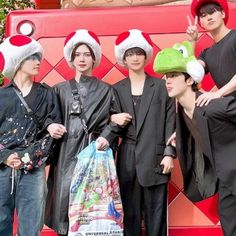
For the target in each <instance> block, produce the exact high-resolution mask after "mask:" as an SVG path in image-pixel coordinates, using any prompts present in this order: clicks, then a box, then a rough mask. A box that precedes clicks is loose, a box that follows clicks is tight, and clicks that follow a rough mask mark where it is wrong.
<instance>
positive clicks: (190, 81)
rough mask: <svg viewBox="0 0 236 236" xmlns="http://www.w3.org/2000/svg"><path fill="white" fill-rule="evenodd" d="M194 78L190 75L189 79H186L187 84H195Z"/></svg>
mask: <svg viewBox="0 0 236 236" xmlns="http://www.w3.org/2000/svg"><path fill="white" fill-rule="evenodd" d="M194 83H195V82H194V80H193V79H192V77H189V78H188V79H187V80H186V84H187V85H189V86H192V85H193V84H194Z"/></svg>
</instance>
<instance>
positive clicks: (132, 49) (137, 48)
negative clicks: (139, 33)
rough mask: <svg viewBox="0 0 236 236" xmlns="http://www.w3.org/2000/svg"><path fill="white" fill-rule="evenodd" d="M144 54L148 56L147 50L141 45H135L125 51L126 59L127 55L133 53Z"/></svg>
mask: <svg viewBox="0 0 236 236" xmlns="http://www.w3.org/2000/svg"><path fill="white" fill-rule="evenodd" d="M134 54H136V55H144V56H145V58H147V54H146V52H145V51H144V50H143V49H142V48H139V47H133V48H129V49H127V50H126V51H125V54H124V58H123V59H124V60H125V58H126V57H128V56H132V55H134Z"/></svg>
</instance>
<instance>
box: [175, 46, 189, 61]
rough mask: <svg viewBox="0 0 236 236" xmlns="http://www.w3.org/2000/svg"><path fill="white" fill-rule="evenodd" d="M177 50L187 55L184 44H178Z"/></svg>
mask: <svg viewBox="0 0 236 236" xmlns="http://www.w3.org/2000/svg"><path fill="white" fill-rule="evenodd" d="M177 50H178V51H180V52H181V53H182V54H183V56H184V57H185V58H186V57H188V56H189V55H188V50H187V48H186V47H185V46H179V47H178V48H177Z"/></svg>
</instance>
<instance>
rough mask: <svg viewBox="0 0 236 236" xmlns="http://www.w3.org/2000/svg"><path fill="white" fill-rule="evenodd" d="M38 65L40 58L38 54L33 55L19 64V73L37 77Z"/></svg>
mask: <svg viewBox="0 0 236 236" xmlns="http://www.w3.org/2000/svg"><path fill="white" fill-rule="evenodd" d="M40 63H41V57H40V56H39V55H38V54H33V55H31V56H29V57H28V58H26V59H25V60H24V61H23V62H22V63H21V66H20V68H19V71H21V72H23V73H25V74H27V75H29V76H37V75H38V74H39V69H40Z"/></svg>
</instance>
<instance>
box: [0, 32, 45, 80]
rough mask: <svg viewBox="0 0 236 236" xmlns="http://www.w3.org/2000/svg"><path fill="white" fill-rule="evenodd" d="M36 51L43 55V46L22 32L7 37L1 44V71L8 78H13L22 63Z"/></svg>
mask: <svg viewBox="0 0 236 236" xmlns="http://www.w3.org/2000/svg"><path fill="white" fill-rule="evenodd" d="M35 53H38V54H40V56H41V57H42V55H43V48H42V46H41V45H40V44H39V43H38V42H37V41H36V40H34V39H33V38H30V37H28V36H25V35H20V34H16V35H12V36H10V37H8V38H6V39H5V40H4V42H3V43H2V44H1V45H0V71H1V72H2V74H3V75H4V76H6V77H7V78H8V79H13V78H14V75H15V73H16V72H17V70H18V69H19V67H20V64H21V63H22V62H23V61H24V60H25V59H26V58H27V57H29V56H31V55H33V54H35Z"/></svg>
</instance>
